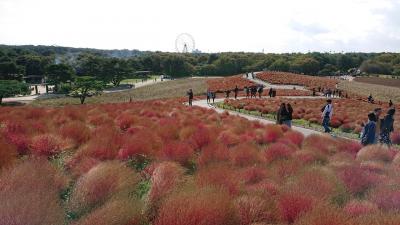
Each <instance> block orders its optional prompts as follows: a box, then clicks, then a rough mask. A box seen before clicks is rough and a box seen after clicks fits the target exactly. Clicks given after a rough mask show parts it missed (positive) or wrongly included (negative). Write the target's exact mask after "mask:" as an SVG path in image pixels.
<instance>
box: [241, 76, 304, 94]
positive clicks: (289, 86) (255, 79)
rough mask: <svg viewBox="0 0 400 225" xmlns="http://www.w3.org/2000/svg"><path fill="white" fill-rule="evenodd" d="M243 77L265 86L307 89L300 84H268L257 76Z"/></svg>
mask: <svg viewBox="0 0 400 225" xmlns="http://www.w3.org/2000/svg"><path fill="white" fill-rule="evenodd" d="M256 76H257V73H256ZM243 78H246V79H248V80H250V81H253V82H254V83H257V84H261V85H264V86H265V87H266V88H274V89H294V88H295V89H296V90H307V89H305V88H304V86H300V85H280V84H279V85H278V84H270V83H267V82H265V81H262V80H260V79H258V78H253V77H251V75H249V76H248V77H246V75H244V76H243Z"/></svg>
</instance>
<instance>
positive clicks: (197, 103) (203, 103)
mask: <svg viewBox="0 0 400 225" xmlns="http://www.w3.org/2000/svg"><path fill="white" fill-rule="evenodd" d="M241 98H243V97H241ZM222 101H224V98H219V99H215V103H218V102H222ZM193 105H195V106H199V107H203V108H208V109H214V110H215V111H216V112H218V113H223V112H224V111H225V110H223V109H220V108H217V107H215V106H212V105H210V104H208V103H207V100H206V99H204V100H198V101H193ZM229 113H230V114H231V115H236V116H241V117H243V118H246V119H248V120H251V121H259V122H261V123H263V124H275V122H274V121H270V120H266V119H262V118H259V117H255V116H251V115H246V114H243V113H239V112H235V111H229ZM292 129H293V130H296V131H299V132H301V133H302V134H304V136H308V135H310V134H322V133H321V132H318V131H315V130H310V129H306V128H303V127H297V126H292Z"/></svg>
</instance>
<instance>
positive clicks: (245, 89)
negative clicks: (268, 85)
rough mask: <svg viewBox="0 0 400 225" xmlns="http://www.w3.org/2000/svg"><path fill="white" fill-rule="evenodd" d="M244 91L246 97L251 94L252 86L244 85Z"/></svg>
mask: <svg viewBox="0 0 400 225" xmlns="http://www.w3.org/2000/svg"><path fill="white" fill-rule="evenodd" d="M244 91H245V92H246V98H249V96H250V87H244Z"/></svg>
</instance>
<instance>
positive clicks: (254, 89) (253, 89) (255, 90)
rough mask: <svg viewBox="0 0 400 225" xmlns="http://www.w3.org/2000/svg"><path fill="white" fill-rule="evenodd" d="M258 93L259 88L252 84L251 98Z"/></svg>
mask: <svg viewBox="0 0 400 225" xmlns="http://www.w3.org/2000/svg"><path fill="white" fill-rule="evenodd" d="M256 95H257V88H256V87H255V86H252V87H251V96H250V98H253V97H254V98H256Z"/></svg>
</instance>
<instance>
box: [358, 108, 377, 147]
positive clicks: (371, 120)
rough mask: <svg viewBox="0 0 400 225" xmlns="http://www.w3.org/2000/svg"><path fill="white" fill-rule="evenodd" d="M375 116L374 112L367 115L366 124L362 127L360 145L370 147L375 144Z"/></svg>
mask: <svg viewBox="0 0 400 225" xmlns="http://www.w3.org/2000/svg"><path fill="white" fill-rule="evenodd" d="M375 120H376V116H375V113H374V112H371V113H369V114H368V123H367V124H366V125H365V126H364V129H363V132H362V135H361V144H362V145H364V146H366V145H372V144H374V143H375V130H376V122H375Z"/></svg>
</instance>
